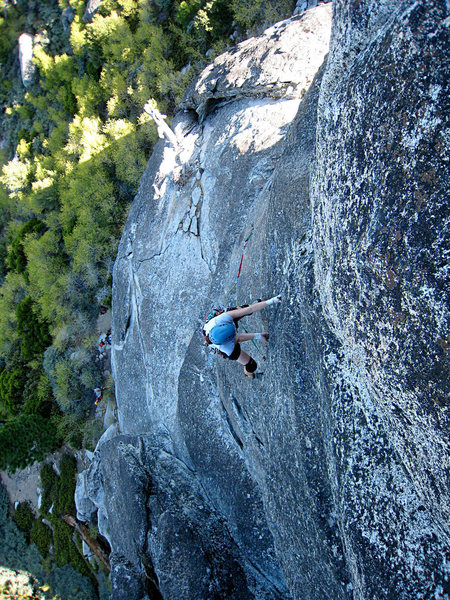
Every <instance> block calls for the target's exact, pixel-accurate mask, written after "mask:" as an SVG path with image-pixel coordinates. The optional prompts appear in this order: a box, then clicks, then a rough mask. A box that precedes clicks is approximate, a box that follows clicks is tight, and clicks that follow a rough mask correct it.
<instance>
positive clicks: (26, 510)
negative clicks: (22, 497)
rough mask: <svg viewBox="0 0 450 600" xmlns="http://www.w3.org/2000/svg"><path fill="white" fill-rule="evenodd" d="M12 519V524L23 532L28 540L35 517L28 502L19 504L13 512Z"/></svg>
mask: <svg viewBox="0 0 450 600" xmlns="http://www.w3.org/2000/svg"><path fill="white" fill-rule="evenodd" d="M13 518H14V523H15V524H16V525H17V527H18V528H19V529H20V531H23V532H24V533H25V534H26V535H27V537H28V538H29V535H30V533H31V528H32V527H33V523H34V521H35V516H34V513H33V511H32V509H31V506H30V504H29V503H28V502H21V503H20V504H19V505H18V506H17V508H16V510H15V511H14V517H13Z"/></svg>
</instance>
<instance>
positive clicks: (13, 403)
mask: <svg viewBox="0 0 450 600" xmlns="http://www.w3.org/2000/svg"><path fill="white" fill-rule="evenodd" d="M26 379H27V371H26V369H25V368H23V367H21V368H16V369H13V370H12V371H7V370H6V369H3V370H2V371H1V373H0V403H1V405H2V406H3V407H4V408H5V409H6V410H7V412H8V414H9V415H11V416H13V415H17V414H19V412H20V410H21V407H22V405H23V388H24V387H25V383H26ZM0 436H1V431H0Z"/></svg>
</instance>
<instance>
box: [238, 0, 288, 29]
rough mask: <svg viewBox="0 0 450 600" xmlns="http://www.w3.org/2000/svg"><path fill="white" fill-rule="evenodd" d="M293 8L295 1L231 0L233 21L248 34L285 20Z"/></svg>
mask: <svg viewBox="0 0 450 600" xmlns="http://www.w3.org/2000/svg"><path fill="white" fill-rule="evenodd" d="M294 8H295V0H231V9H232V11H233V16H234V20H235V21H236V23H237V24H238V25H239V26H240V27H242V29H243V30H244V31H249V32H254V31H255V29H260V28H262V27H263V26H268V25H270V24H271V23H275V22H276V21H280V20H281V19H284V18H286V17H287V16H289V15H291V14H292V11H293V10H294Z"/></svg>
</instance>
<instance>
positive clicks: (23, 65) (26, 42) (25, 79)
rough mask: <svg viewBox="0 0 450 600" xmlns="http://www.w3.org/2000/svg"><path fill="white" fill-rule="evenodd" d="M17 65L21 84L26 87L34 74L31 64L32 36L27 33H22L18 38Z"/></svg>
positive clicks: (33, 67)
mask: <svg viewBox="0 0 450 600" xmlns="http://www.w3.org/2000/svg"><path fill="white" fill-rule="evenodd" d="M19 63H20V74H21V76H22V83H23V85H24V86H25V87H28V86H29V85H30V84H31V82H32V81H33V77H34V74H35V72H36V67H35V65H34V64H33V36H32V35H30V34H29V33H22V34H21V35H20V36H19Z"/></svg>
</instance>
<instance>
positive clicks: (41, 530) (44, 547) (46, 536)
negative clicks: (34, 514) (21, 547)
mask: <svg viewBox="0 0 450 600" xmlns="http://www.w3.org/2000/svg"><path fill="white" fill-rule="evenodd" d="M30 541H31V542H33V543H34V544H36V546H37V547H38V550H39V552H40V553H41V554H42V556H43V557H44V558H46V557H47V556H48V553H49V551H50V544H52V542H53V533H52V530H51V529H50V527H49V526H48V525H46V524H45V523H43V521H42V519H36V520H35V521H34V523H33V526H32V529H31V534H30Z"/></svg>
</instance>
